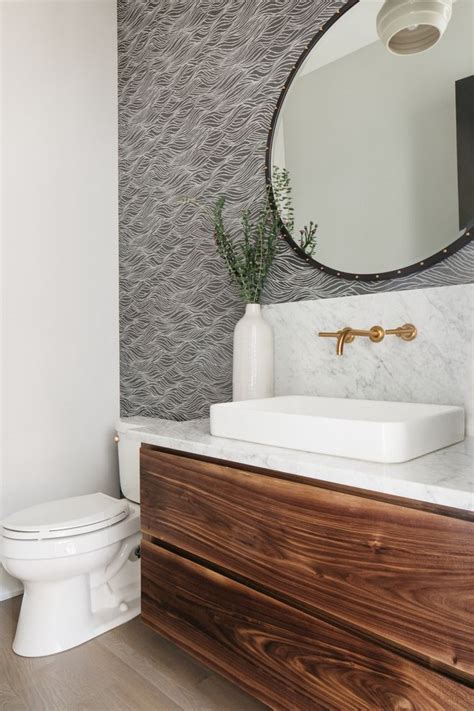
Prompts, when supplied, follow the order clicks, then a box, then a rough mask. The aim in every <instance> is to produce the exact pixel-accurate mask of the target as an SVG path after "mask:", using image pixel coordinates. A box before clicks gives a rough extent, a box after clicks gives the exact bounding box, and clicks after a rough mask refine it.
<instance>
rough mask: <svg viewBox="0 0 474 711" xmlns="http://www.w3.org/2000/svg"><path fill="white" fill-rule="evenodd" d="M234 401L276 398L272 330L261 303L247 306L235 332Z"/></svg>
mask: <svg viewBox="0 0 474 711" xmlns="http://www.w3.org/2000/svg"><path fill="white" fill-rule="evenodd" d="M232 382H233V400H234V401H235V400H255V399H256V398H261V397H273V394H274V385H273V331H272V327H271V326H270V325H269V324H268V323H267V322H266V321H265V319H264V318H263V316H262V311H261V308H260V304H247V306H246V307H245V314H244V316H243V317H242V318H241V319H240V321H239V322H238V323H237V325H236V327H235V331H234V368H233V380H232Z"/></svg>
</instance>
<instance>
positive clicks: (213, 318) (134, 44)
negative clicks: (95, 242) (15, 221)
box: [118, 0, 474, 420]
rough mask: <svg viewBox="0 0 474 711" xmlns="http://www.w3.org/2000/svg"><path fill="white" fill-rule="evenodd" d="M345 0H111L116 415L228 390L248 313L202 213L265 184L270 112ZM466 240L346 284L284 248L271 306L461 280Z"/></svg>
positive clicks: (470, 256) (466, 274)
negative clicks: (425, 261)
mask: <svg viewBox="0 0 474 711" xmlns="http://www.w3.org/2000/svg"><path fill="white" fill-rule="evenodd" d="M343 4H344V3H343V2H342V1H341V0H285V2H276V1H275V0H119V3H118V9H119V26H118V33H119V102H120V105H119V130H120V306H121V394H122V404H121V405H122V414H123V415H137V414H141V415H153V416H157V417H163V418H168V419H178V420H184V419H191V418H195V417H203V416H206V415H207V414H208V408H209V405H210V404H211V403H213V402H219V401H223V400H227V399H229V398H230V395H231V360H232V332H233V328H234V325H235V323H236V321H237V320H238V319H239V318H240V316H241V315H242V313H243V306H242V305H241V304H240V302H239V300H238V298H237V295H236V292H235V290H234V288H233V287H232V286H231V285H230V283H229V279H228V277H227V273H226V271H225V268H224V266H223V264H222V263H221V261H220V259H219V258H218V257H217V256H216V254H215V248H214V244H213V240H212V235H211V230H210V227H209V224H208V222H207V219H206V215H205V213H204V212H202V211H199V210H198V209H197V208H196V207H194V206H191V205H189V204H186V203H185V202H183V201H184V200H186V199H187V198H192V199H194V200H197V201H199V202H200V203H201V204H202V205H209V204H212V203H213V202H214V200H215V198H216V196H217V195H220V194H224V195H226V196H227V198H228V203H229V217H230V218H231V219H236V218H237V216H238V213H239V211H240V209H241V208H242V207H243V206H245V205H252V204H255V200H256V197H258V196H260V195H262V193H263V191H264V186H265V180H264V162H265V144H266V139H267V133H268V128H269V125H270V120H271V116H272V113H273V110H274V107H275V104H276V101H277V99H278V96H279V93H280V91H281V88H282V86H283V84H284V82H285V80H286V78H287V76H288V74H289V71H290V69H291V66H292V65H293V64H294V62H295V60H296V59H297V58H298V56H299V55H300V54H301V52H302V51H303V48H304V46H305V44H306V43H307V42H308V41H309V40H310V39H311V37H312V36H313V35H314V34H315V31H316V29H317V28H318V27H319V26H320V25H321V24H322V23H324V21H325V20H327V19H329V17H331V16H332V15H333V14H334V12H335V11H336V10H337V8H338V7H341V6H342V5H343ZM473 265H474V244H473V243H471V244H470V245H469V246H468V247H466V248H464V249H463V250H461V251H460V252H457V253H456V254H455V255H453V256H452V257H450V258H449V259H448V260H446V261H445V262H443V263H441V264H438V265H436V266H435V267H433V268H431V269H429V270H426V271H424V272H420V273H419V274H417V275H414V276H412V277H409V278H406V279H403V280H393V281H390V282H383V283H380V284H374V285H372V284H353V283H352V282H347V281H343V280H339V279H337V278H335V277H330V276H328V275H323V274H321V273H319V272H317V271H316V270H314V269H311V268H309V267H308V266H307V265H306V264H305V263H304V262H303V261H300V260H299V259H298V258H297V257H295V256H294V255H293V253H292V252H291V251H290V249H289V247H287V245H286V243H284V242H282V243H281V245H280V249H279V254H278V258H277V260H276V263H275V265H274V267H273V269H272V272H271V274H270V277H269V283H268V287H267V289H266V292H265V297H264V300H265V302H266V303H275V302H283V301H297V300H301V299H317V298H325V297H334V296H346V295H351V294H359V293H373V292H376V291H384V290H385V291H387V290H398V289H413V288H422V287H428V286H440V285H448V284H459V283H465V282H470V281H472V280H473Z"/></svg>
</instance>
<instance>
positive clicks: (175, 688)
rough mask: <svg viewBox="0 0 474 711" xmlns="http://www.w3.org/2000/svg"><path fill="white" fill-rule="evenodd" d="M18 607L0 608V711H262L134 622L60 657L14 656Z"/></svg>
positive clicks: (12, 602)
mask: <svg viewBox="0 0 474 711" xmlns="http://www.w3.org/2000/svg"><path fill="white" fill-rule="evenodd" d="M20 603H21V598H19V597H17V598H13V599H12V600H6V601H5V602H2V603H0V709H2V711H264V710H265V709H266V707H265V706H262V705H261V704H259V703H258V702H257V701H254V700H253V699H251V698H250V697H249V696H247V695H246V694H245V693H243V692H242V691H240V689H238V688H237V687H235V686H234V685H232V684H230V683H229V682H227V681H226V680H225V679H223V678H222V677H220V676H218V675H217V674H214V673H212V672H210V671H209V670H207V669H205V668H204V667H203V666H201V665H200V664H198V663H197V662H196V661H194V659H192V658H191V657H190V656H188V655H187V654H185V653H184V652H182V651H181V650H180V649H178V648H177V647H176V646H174V645H173V644H171V643H170V642H168V641H167V640H165V639H163V638H162V637H159V636H158V635H157V634H155V633H154V632H152V631H151V630H149V629H148V628H147V627H146V626H145V625H144V624H143V623H142V622H140V620H139V619H135V620H132V621H131V622H128V623H127V624H125V625H122V626H121V627H117V628H116V629H114V630H112V631H111V632H107V633H106V634H104V635H102V636H101V637H96V639H93V640H91V641H89V642H87V644H84V645H81V646H80V647H76V648H75V649H71V650H69V651H67V652H63V653H62V654H58V655H54V656H51V657H42V658H37V659H26V658H22V657H17V656H16V655H15V654H13V652H12V650H11V643H12V640H13V635H14V631H15V624H16V620H17V617H18V612H19V609H20Z"/></svg>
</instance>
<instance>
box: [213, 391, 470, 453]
mask: <svg viewBox="0 0 474 711" xmlns="http://www.w3.org/2000/svg"><path fill="white" fill-rule="evenodd" d="M211 434H212V435H215V436H217V437H230V438H232V439H240V440H245V441H247V442H258V443H259V444H268V445H273V446H276V447H287V448H288V449H300V450H304V451H307V452H317V453H319V454H333V455H336V456H339V457H351V458H353V459H364V460H367V461H371V462H406V461H407V460H409V459H414V458H415V457H420V456H421V455H422V454H427V453H428V452H433V451H434V450H436V449H441V448H442V447H447V446H448V445H450V444H454V443H455V442H460V441H461V440H463V439H464V410H463V408H462V407H454V406H448V405H422V404H417V403H406V402H378V401H376V400H346V399H342V398H329V397H309V396H300V395H290V396H286V397H274V398H267V399H264V400H245V401H242V402H229V403H223V404H220V405H212V406H211Z"/></svg>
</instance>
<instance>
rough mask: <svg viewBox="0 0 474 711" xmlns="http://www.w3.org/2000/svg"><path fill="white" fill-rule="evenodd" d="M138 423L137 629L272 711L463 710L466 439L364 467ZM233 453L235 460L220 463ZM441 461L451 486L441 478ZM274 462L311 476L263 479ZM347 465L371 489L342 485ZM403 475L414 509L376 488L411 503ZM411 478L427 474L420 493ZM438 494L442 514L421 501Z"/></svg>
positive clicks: (471, 577) (473, 704) (469, 532)
mask: <svg viewBox="0 0 474 711" xmlns="http://www.w3.org/2000/svg"><path fill="white" fill-rule="evenodd" d="M150 422H154V423H155V424H154V425H153V426H148V427H144V426H143V423H144V419H143V418H140V423H141V429H136V430H135V431H134V430H132V429H129V436H132V437H135V438H136V439H137V440H138V439H140V440H141V442H142V445H141V454H140V461H141V516H142V531H143V536H144V540H143V545H142V617H143V620H144V621H145V622H146V623H147V624H148V625H150V626H151V627H152V628H153V629H155V630H156V631H157V632H159V633H160V634H162V635H164V636H165V637H167V638H168V639H170V640H172V641H173V642H175V643H176V644H178V645H179V646H180V647H182V648H183V649H185V650H186V651H188V652H189V653H191V654H192V655H194V656H195V657H197V658H198V659H199V660H201V661H202V662H203V663H204V664H206V665H208V666H209V667H211V668H212V669H214V670H217V671H218V672H220V673H222V674H223V675H224V676H226V677H227V678H228V679H230V680H232V681H234V682H235V683H236V684H238V685H239V686H241V687H242V688H244V689H245V690H246V691H247V692H249V693H250V694H252V695H253V696H254V697H256V698H257V699H259V700H261V701H262V702H263V703H265V704H267V705H268V706H269V707H270V708H272V709H281V710H285V711H300V710H301V711H314V710H319V709H325V710H326V709H328V710H331V711H332V710H335V709H337V710H346V709H347V710H350V711H355V710H356V711H359V710H362V709H367V710H369V709H371V710H378V709H394V710H395V709H396V710H397V711H402V710H403V711H408V710H413V711H415V710H417V711H456V710H458V709H459V710H463V711H468V710H469V711H470V710H471V709H472V708H474V689H473V688H472V686H473V685H474V643H473V630H474V626H473V621H474V620H473V594H474V562H473V544H474V514H473V512H472V508H473V507H472V493H471V494H470V493H469V490H468V489H469V484H468V483H467V484H466V482H467V481H468V480H469V478H470V475H469V473H468V470H469V464H468V462H470V461H471V460H470V452H471V451H472V442H471V441H469V440H467V441H466V442H463V443H461V444H459V445H455V446H454V447H451V448H449V449H446V450H443V451H442V452H437V453H434V454H432V455H428V456H427V457H424V458H422V459H420V460H417V461H415V462H410V463H408V464H403V465H390V466H388V467H387V465H375V464H368V465H367V466H364V463H363V462H359V463H356V462H353V461H352V464H351V460H337V459H336V458H333V457H322V456H320V455H309V454H305V453H300V454H299V455H298V453H296V452H287V451H286V450H277V449H276V448H270V447H262V446H256V445H249V444H246V443H240V442H231V441H229V440H216V439H215V438H212V437H210V436H209V435H208V434H206V432H205V427H206V426H208V425H206V424H201V422H200V421H196V422H195V423H190V422H188V423H163V422H162V421H161V423H160V421H157V420H155V421H153V420H150ZM140 423H139V422H138V420H137V422H136V423H134V420H133V418H131V420H130V427H133V426H134V427H136V428H137V427H138V425H139V424H140ZM193 428H194V429H193ZM172 433H173V434H172ZM143 442H148V443H143ZM186 448H188V450H191V451H186ZM232 448H234V450H233V451H234V455H235V458H236V459H238V460H240V461H239V462H235V461H234V462H231V461H223V460H224V457H225V455H227V456H228V457H229V455H230V453H231V450H232ZM218 451H219V452H220V454H219V457H215V456H214V457H212V456H209V455H208V454H209V452H214V453H217V452H218ZM252 451H253V453H254V462H258V463H260V464H261V463H263V462H265V468H262V467H260V468H257V467H255V466H251V465H250V464H249V463H248V462H249V461H250V459H251V455H250V453H251V452H252ZM206 452H207V453H208V454H207V455H206V454H205V453H206ZM259 454H260V456H259ZM450 457H451V458H452V462H453V471H452V476H453V483H452V485H450V484H446V477H447V475H448V474H449V471H448V470H446V471H445V476H444V483H443V481H441V479H442V476H441V473H440V472H441V468H442V466H443V465H442V462H443V461H444V462H445V463H446V465H447V464H448V462H449V461H450V459H449V458H450ZM278 458H279V461H280V463H281V465H282V467H283V468H286V469H291V467H293V468H294V469H301V468H302V467H304V466H305V463H304V461H305V458H306V461H307V467H308V472H309V473H307V474H302V473H299V474H294V473H289V472H288V471H287V472H286V473H285V472H281V471H274V470H273V469H272V468H271V466H272V465H271V463H272V462H274V461H275V460H278ZM290 458H292V460H291V461H292V462H293V464H291V461H290ZM311 460H312V462H313V469H314V470H317V469H318V466H319V467H320V469H321V472H322V473H321V477H320V478H319V479H318V478H316V477H315V476H314V473H313V472H312V471H309V470H311ZM422 460H426V462H424V463H422V464H420V462H422ZM285 462H286V464H285ZM331 462H332V465H331ZM430 462H431V463H430ZM331 466H332V467H333V469H332V472H333V473H332V474H331ZM350 466H352V476H357V471H356V468H357V466H358V467H359V470H360V476H359V478H360V480H361V481H366V482H367V481H368V479H367V477H369V478H370V476H372V478H373V481H374V483H375V481H376V480H377V481H379V482H382V483H379V485H378V489H379V490H378V491H377V490H374V489H375V488H376V487H375V486H374V488H373V489H372V490H369V488H368V487H366V488H364V489H360V488H358V487H357V485H352V486H349V485H347V484H346V485H344V484H343V483H341V481H344V477H345V476H346V479H347V478H348V476H349V475H348V474H347V472H349V471H350ZM410 466H411V467H412V470H413V472H414V473H415V474H413V477H412V478H418V480H419V481H418V482H416V481H415V482H412V483H414V484H416V485H417V486H418V487H419V488H418V489H413V488H412V491H418V493H419V496H418V498H403V497H401V496H400V495H393V493H392V495H390V494H389V493H387V491H384V489H387V488H389V486H390V484H389V482H390V479H392V482H391V487H392V492H393V491H394V490H396V488H397V481H398V482H403V480H404V477H405V483H406V484H407V487H406V488H407V489H408V490H410V486H409V485H408V484H409V483H410V482H409V478H410V477H409V476H408V475H407V473H406V472H407V471H408V467H410ZM423 466H424V467H425V475H424V476H425V477H428V473H427V472H429V471H431V470H432V469H433V470H436V468H438V472H437V474H436V475H435V474H434V473H433V472H432V474H431V477H432V478H431V480H430V482H429V481H428V478H426V480H425V481H424V482H423V481H421V480H422V478H423V476H422V474H421V471H422V469H423ZM377 467H378V469H377ZM455 468H457V469H455ZM385 470H388V473H387V475H386V479H385V484H384V483H383V476H382V474H383V471H385ZM377 471H378V473H379V476H378V478H377V476H376V472H377ZM390 471H391V472H392V475H390ZM338 472H339V473H338ZM344 472H346V474H344ZM436 476H437V477H438V479H439V480H440V481H439V482H438V484H436V481H435V479H436ZM466 477H467V478H466ZM330 478H332V479H333V480H337V479H339V483H338V482H337V481H332V482H331V481H329V480H328V479H330ZM420 481H421V483H420ZM394 482H395V483H394ZM423 487H424V488H423ZM443 487H445V489H446V500H447V501H448V502H450V505H440V504H439V503H433V501H432V500H430V499H433V498H436V497H439V492H440V491H442V490H443ZM422 491H425V492H426V496H424V495H423V493H422ZM457 495H459V496H458V498H456V496H457ZM462 500H464V501H465V504H466V505H465V507H463V506H462V505H461V501H462ZM453 504H454V505H453ZM458 504H459V505H458Z"/></svg>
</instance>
